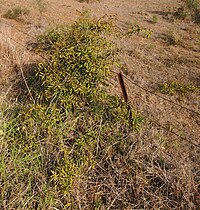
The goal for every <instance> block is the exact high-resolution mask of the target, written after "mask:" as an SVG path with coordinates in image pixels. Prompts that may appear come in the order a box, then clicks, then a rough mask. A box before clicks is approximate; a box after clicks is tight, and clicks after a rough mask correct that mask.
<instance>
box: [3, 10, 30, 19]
mask: <svg viewBox="0 0 200 210" xmlns="http://www.w3.org/2000/svg"><path fill="white" fill-rule="evenodd" d="M29 12H30V11H29V10H28V9H26V8H21V7H14V8H12V9H9V10H8V11H7V12H6V13H5V14H4V15H3V17H5V18H9V19H14V20H22V18H23V16H24V15H28V14H29Z"/></svg>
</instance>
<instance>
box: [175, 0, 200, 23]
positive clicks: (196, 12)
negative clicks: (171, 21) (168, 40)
mask: <svg viewBox="0 0 200 210" xmlns="http://www.w3.org/2000/svg"><path fill="white" fill-rule="evenodd" d="M174 16H175V18H177V19H182V20H184V19H186V18H189V19H190V20H192V21H194V22H196V23H199V22H200V4H199V1H198V0H183V1H181V6H180V7H178V9H177V11H176V12H175V13H174Z"/></svg>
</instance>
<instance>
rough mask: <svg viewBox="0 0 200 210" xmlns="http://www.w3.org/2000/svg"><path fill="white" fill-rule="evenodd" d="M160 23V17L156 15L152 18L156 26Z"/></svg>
mask: <svg viewBox="0 0 200 210" xmlns="http://www.w3.org/2000/svg"><path fill="white" fill-rule="evenodd" d="M157 22H158V17H157V16H156V15H154V16H153V18H152V23H154V24H156V23H157Z"/></svg>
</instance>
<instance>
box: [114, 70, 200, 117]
mask: <svg viewBox="0 0 200 210" xmlns="http://www.w3.org/2000/svg"><path fill="white" fill-rule="evenodd" d="M112 72H113V73H115V74H118V73H117V72H115V71H112ZM123 77H124V78H125V79H126V80H128V81H129V82H130V83H132V84H133V85H135V86H137V87H138V88H139V89H142V90H143V91H145V92H147V93H150V94H152V95H155V96H156V97H159V98H161V99H162V100H165V101H167V102H169V103H171V104H173V105H176V106H178V107H180V108H182V109H185V110H187V111H188V112H192V113H194V114H197V115H200V113H199V112H197V111H195V110H193V109H190V108H188V107H186V106H183V105H181V104H178V103H176V102H174V101H172V100H169V99H167V98H165V97H163V96H161V95H159V94H157V93H155V92H153V91H150V90H148V89H147V88H145V87H143V86H141V85H138V84H137V83H136V82H134V81H133V80H131V79H129V78H128V77H127V76H126V75H124V74H123Z"/></svg>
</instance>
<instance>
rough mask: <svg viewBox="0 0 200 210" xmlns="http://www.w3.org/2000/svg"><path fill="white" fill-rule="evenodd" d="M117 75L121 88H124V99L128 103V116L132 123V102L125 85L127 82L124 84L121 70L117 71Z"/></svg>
mask: <svg viewBox="0 0 200 210" xmlns="http://www.w3.org/2000/svg"><path fill="white" fill-rule="evenodd" d="M117 76H118V79H119V84H120V87H121V90H122V94H123V97H124V100H125V102H126V103H127V109H128V116H129V120H130V124H131V125H132V111H131V107H130V104H129V100H128V94H127V91H126V87H125V84H124V79H123V75H122V73H121V72H119V73H117Z"/></svg>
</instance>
